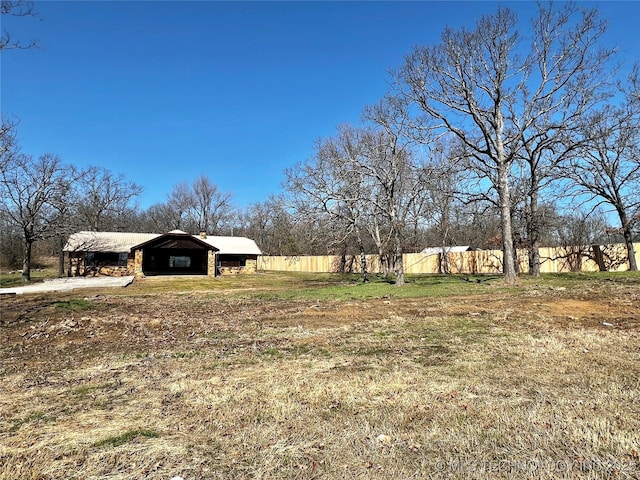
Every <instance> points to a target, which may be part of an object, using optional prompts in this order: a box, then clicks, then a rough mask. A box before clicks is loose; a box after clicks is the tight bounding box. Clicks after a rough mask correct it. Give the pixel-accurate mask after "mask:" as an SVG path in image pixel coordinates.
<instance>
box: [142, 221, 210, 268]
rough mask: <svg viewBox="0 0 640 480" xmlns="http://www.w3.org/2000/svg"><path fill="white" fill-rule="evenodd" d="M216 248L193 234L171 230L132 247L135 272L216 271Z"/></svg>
mask: <svg viewBox="0 0 640 480" xmlns="http://www.w3.org/2000/svg"><path fill="white" fill-rule="evenodd" d="M217 250H218V249H217V248H216V247H214V246H212V245H210V244H209V243H207V242H205V241H203V240H202V239H200V238H198V237H196V236H195V235H189V234H187V233H185V232H183V231H180V230H173V231H171V232H169V233H165V234H164V235H160V236H158V237H156V238H153V239H151V240H149V241H147V242H144V243H141V244H139V245H136V246H134V247H132V248H131V251H132V252H134V256H135V274H136V275H138V276H139V275H147V276H151V275H211V276H214V275H215V253H216V251H217Z"/></svg>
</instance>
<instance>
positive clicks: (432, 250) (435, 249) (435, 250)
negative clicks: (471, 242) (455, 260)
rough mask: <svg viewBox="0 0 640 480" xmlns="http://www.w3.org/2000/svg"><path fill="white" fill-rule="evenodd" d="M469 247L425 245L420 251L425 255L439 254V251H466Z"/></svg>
mask: <svg viewBox="0 0 640 480" xmlns="http://www.w3.org/2000/svg"><path fill="white" fill-rule="evenodd" d="M470 248H471V247H469V246H468V245H465V246H451V247H427V248H425V249H424V250H422V251H421V252H420V253H424V254H425V255H427V256H429V255H439V254H441V253H461V252H466V251H467V250H469V249H470Z"/></svg>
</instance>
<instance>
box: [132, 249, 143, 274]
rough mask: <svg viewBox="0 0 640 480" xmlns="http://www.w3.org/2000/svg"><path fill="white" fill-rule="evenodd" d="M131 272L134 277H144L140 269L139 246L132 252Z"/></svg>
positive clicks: (140, 252) (140, 250) (140, 254)
mask: <svg viewBox="0 0 640 480" xmlns="http://www.w3.org/2000/svg"><path fill="white" fill-rule="evenodd" d="M133 274H134V275H135V276H136V277H144V272H143V271H142V249H141V248H139V249H138V250H136V251H135V254H134V260H133Z"/></svg>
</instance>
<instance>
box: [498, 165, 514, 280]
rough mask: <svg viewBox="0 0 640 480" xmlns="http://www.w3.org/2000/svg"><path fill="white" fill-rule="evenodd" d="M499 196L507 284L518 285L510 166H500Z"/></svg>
mask: <svg viewBox="0 0 640 480" xmlns="http://www.w3.org/2000/svg"><path fill="white" fill-rule="evenodd" d="M498 194H499V196H500V223H501V226H502V254H503V259H502V269H503V273H504V280H505V282H506V283H507V284H509V285H513V284H514V283H516V279H517V274H516V269H515V254H514V248H513V232H512V230H511V198H510V195H509V179H508V165H507V164H506V163H504V162H502V163H500V164H499V165H498Z"/></svg>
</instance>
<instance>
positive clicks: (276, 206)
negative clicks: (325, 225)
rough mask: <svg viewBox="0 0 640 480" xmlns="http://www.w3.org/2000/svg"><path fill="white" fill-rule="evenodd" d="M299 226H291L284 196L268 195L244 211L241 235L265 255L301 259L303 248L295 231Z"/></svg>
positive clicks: (294, 223) (290, 216) (292, 224)
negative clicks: (295, 256) (292, 256)
mask: <svg viewBox="0 0 640 480" xmlns="http://www.w3.org/2000/svg"><path fill="white" fill-rule="evenodd" d="M302 225H303V223H302V222H300V223H296V222H294V218H293V216H292V215H291V213H290V212H289V210H288V209H287V206H286V201H285V199H284V198H283V196H281V195H279V196H274V195H271V196H269V198H268V199H267V200H265V201H264V202H261V203H256V204H254V205H251V206H250V207H249V208H248V209H247V212H246V213H245V214H244V230H243V231H244V234H245V235H246V236H248V237H250V238H252V239H254V240H255V241H256V243H257V244H258V246H259V247H260V250H262V252H263V253H264V254H265V255H300V254H301V253H302V245H301V244H300V243H301V242H300V240H301V239H300V235H299V231H298V229H299V228H300V226H302ZM303 228H306V225H305V226H304V227H303ZM307 251H308V250H307Z"/></svg>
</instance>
